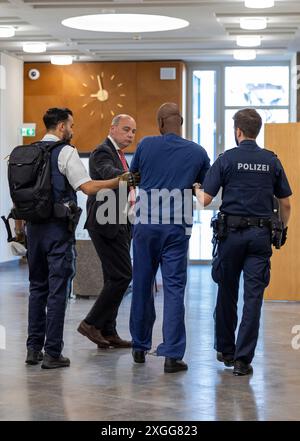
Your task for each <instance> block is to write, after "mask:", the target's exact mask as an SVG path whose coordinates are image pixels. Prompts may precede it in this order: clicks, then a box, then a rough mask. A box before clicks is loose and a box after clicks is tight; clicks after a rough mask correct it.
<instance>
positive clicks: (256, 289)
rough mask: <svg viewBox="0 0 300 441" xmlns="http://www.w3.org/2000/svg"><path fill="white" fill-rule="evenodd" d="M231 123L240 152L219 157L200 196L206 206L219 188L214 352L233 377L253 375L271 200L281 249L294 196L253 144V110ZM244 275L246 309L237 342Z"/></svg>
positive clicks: (256, 121) (267, 155) (257, 122)
mask: <svg viewBox="0 0 300 441" xmlns="http://www.w3.org/2000/svg"><path fill="white" fill-rule="evenodd" d="M233 119H234V130H235V138H236V142H237V145H238V148H233V149H231V150H227V151H226V152H225V153H223V154H222V155H220V156H219V158H218V159H217V160H216V162H215V163H214V164H213V165H212V167H211V169H210V170H209V172H208V173H207V175H206V178H205V180H204V183H203V189H204V194H202V195H201V194H199V197H202V198H204V201H203V202H204V205H208V204H209V203H210V202H211V200H212V198H213V197H215V196H216V194H217V193H218V191H219V189H220V188H221V187H222V205H221V207H220V213H219V216H218V220H217V221H216V223H217V226H216V229H217V230H218V236H219V244H218V250H217V255H216V256H215V258H214V260H213V268H212V276H213V279H214V281H215V282H216V283H218V297H217V304H216V309H215V314H214V317H215V349H216V351H217V359H218V360H219V361H221V362H223V363H224V364H225V365H226V366H234V370H233V374H234V375H247V374H251V373H252V371H253V369H252V366H251V364H250V363H251V361H252V359H253V357H254V352H255V348H256V344H257V339H258V331H259V321H260V312H261V306H262V301H263V294H264V290H265V288H266V287H267V286H268V284H269V280H270V257H271V255H272V249H271V236H272V234H274V233H275V231H274V229H273V231H272V233H271V230H272V227H271V222H270V219H271V218H272V215H273V208H274V196H275V197H276V198H278V201H279V207H280V216H281V221H282V222H283V227H284V230H283V235H282V238H281V245H283V244H284V243H285V240H286V233H287V223H288V220H289V216H290V202H289V196H290V195H291V194H292V192H291V189H290V186H289V183H288V180H287V178H286V175H285V172H284V169H283V167H282V165H281V163H280V161H279V159H278V158H277V156H276V155H275V154H274V153H273V152H271V151H269V150H266V149H261V148H260V147H259V146H258V145H257V144H256V141H255V140H256V137H257V136H258V133H259V131H260V128H261V125H262V120H261V117H260V115H259V114H258V113H257V112H256V110H254V109H243V110H240V111H238V112H237V113H236V114H235V115H234V117H233ZM199 191H200V190H198V191H197V192H199ZM197 196H198V195H197ZM202 200H203V199H202ZM270 227H271V228H270ZM279 239H280V237H279ZM272 243H273V242H272ZM279 245H280V244H279ZM242 271H243V274H244V309H243V315H242V320H241V324H240V327H239V331H238V335H237V339H236V340H235V330H236V327H237V321H238V317H237V302H238V291H239V279H240V275H241V272H242Z"/></svg>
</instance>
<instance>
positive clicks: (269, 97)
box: [225, 66, 290, 150]
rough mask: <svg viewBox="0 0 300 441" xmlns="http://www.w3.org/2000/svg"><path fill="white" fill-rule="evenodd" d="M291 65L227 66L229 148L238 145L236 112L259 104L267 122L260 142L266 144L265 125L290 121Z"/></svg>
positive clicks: (259, 137) (261, 114)
mask: <svg viewBox="0 0 300 441" xmlns="http://www.w3.org/2000/svg"><path fill="white" fill-rule="evenodd" d="M289 75H290V72H289V66H227V67H226V68H225V150H227V149H230V148H233V147H235V140H234V131H233V121H232V117H233V115H234V114H235V113H236V112H237V111H238V110H239V109H241V108H244V107H255V108H256V110H257V111H258V113H259V114H260V116H261V118H262V122H263V126H262V128H261V131H260V133H259V135H258V137H257V143H258V145H259V146H260V147H264V124H265V123H278V122H280V123H285V122H288V121H289Z"/></svg>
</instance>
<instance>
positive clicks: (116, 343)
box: [98, 335, 132, 348]
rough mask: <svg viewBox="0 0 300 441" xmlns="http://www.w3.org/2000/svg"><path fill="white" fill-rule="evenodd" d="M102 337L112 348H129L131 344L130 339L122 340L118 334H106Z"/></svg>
mask: <svg viewBox="0 0 300 441" xmlns="http://www.w3.org/2000/svg"><path fill="white" fill-rule="evenodd" d="M104 338H105V340H107V341H108V342H109V346H112V347H113V348H131V346H132V344H131V341H128V340H122V338H120V337H119V336H118V335H106V336H105V337H104ZM98 347H99V346H98Z"/></svg>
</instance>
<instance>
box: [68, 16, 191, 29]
mask: <svg viewBox="0 0 300 441" xmlns="http://www.w3.org/2000/svg"><path fill="white" fill-rule="evenodd" d="M62 24H63V25H64V26H67V27H69V28H74V29H80V30H85V31H96V32H133V33H140V32H158V31H170V30H172V29H180V28H185V27H186V26H188V25H189V22H188V21H186V20H182V19H181V18H174V17H167V16H163V15H148V14H96V15H83V16H80V17H71V18H67V19H66V20H63V21H62Z"/></svg>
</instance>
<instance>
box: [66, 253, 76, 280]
mask: <svg viewBox="0 0 300 441" xmlns="http://www.w3.org/2000/svg"><path fill="white" fill-rule="evenodd" d="M63 266H64V271H65V273H67V274H66V276H67V277H70V276H73V275H74V272H75V271H74V269H75V255H74V254H73V253H72V251H68V252H67V253H66V254H65V257H64V263H63Z"/></svg>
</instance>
